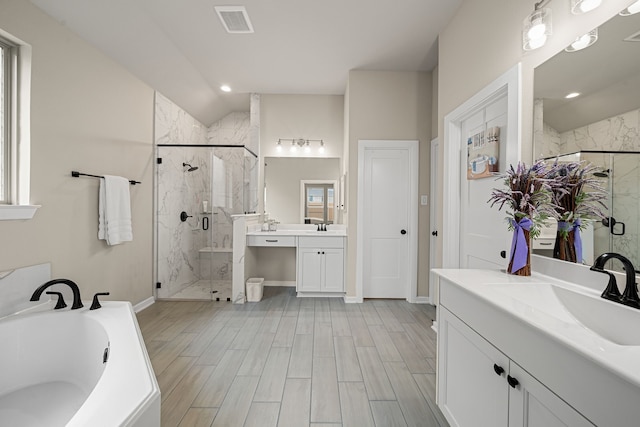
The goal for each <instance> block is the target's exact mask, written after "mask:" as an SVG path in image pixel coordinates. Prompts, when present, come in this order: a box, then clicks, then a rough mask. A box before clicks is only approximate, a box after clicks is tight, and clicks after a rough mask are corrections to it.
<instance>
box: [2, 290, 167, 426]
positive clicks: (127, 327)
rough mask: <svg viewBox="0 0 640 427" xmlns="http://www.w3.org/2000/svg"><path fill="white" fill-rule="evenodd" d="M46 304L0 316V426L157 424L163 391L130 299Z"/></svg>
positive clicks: (158, 422)
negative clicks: (76, 305)
mask: <svg viewBox="0 0 640 427" xmlns="http://www.w3.org/2000/svg"><path fill="white" fill-rule="evenodd" d="M43 306H44V310H43V309H42V308H43ZM43 306H40V307H39V308H38V311H37V312H28V313H23V314H15V315H11V316H7V317H4V318H2V319H0V343H1V344H0V346H1V350H0V426H2V427H4V426H7V427H8V426H11V427H15V426H21V427H31V426H33V427H35V426H46V427H54V426H70V427H71V426H73V427H87V426H92V427H94V426H105V427H114V426H140V427H152V426H154V427H155V426H159V425H160V389H159V388H158V383H157V382H156V378H155V375H154V373H153V369H152V367H151V363H150V361H149V356H148V355H147V351H146V349H145V346H144V343H143V340H142V336H141V334H140V329H139V328H138V323H137V321H136V318H135V315H134V313H133V309H132V307H131V304H130V303H128V302H115V301H114V302H109V301H107V302H103V303H102V308H101V309H98V310H92V311H91V310H89V308H88V306H89V304H87V302H86V301H85V308H82V309H79V310H73V311H72V310H69V309H63V310H55V311H54V310H53V309H52V308H51V304H49V303H47V304H44V305H43Z"/></svg>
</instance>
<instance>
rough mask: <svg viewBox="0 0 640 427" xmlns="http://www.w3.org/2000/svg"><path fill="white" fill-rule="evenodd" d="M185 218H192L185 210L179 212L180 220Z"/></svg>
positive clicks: (183, 220)
mask: <svg viewBox="0 0 640 427" xmlns="http://www.w3.org/2000/svg"><path fill="white" fill-rule="evenodd" d="M187 218H193V216H192V215H188V214H187V213H186V212H185V211H182V212H180V221H182V222H185V221H186V220H187Z"/></svg>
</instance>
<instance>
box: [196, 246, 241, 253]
mask: <svg viewBox="0 0 640 427" xmlns="http://www.w3.org/2000/svg"><path fill="white" fill-rule="evenodd" d="M199 252H200V253H201V254H210V253H229V254H230V253H231V252H233V248H212V247H209V246H207V247H205V248H202V249H200V250H199Z"/></svg>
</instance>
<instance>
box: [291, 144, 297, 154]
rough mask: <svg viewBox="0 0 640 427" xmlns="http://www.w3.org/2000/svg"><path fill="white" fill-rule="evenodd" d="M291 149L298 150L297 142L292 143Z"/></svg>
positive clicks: (293, 151) (292, 150)
mask: <svg viewBox="0 0 640 427" xmlns="http://www.w3.org/2000/svg"><path fill="white" fill-rule="evenodd" d="M289 151H291V152H292V153H295V152H296V151H298V147H297V146H296V143H295V142H292V143H291V148H290V149H289Z"/></svg>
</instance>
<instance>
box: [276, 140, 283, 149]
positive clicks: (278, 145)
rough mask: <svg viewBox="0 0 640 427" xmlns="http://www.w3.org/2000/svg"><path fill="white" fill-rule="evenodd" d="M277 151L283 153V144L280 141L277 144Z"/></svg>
mask: <svg viewBox="0 0 640 427" xmlns="http://www.w3.org/2000/svg"><path fill="white" fill-rule="evenodd" d="M276 150H277V151H278V152H281V151H282V143H281V142H280V141H278V143H277V144H276Z"/></svg>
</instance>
